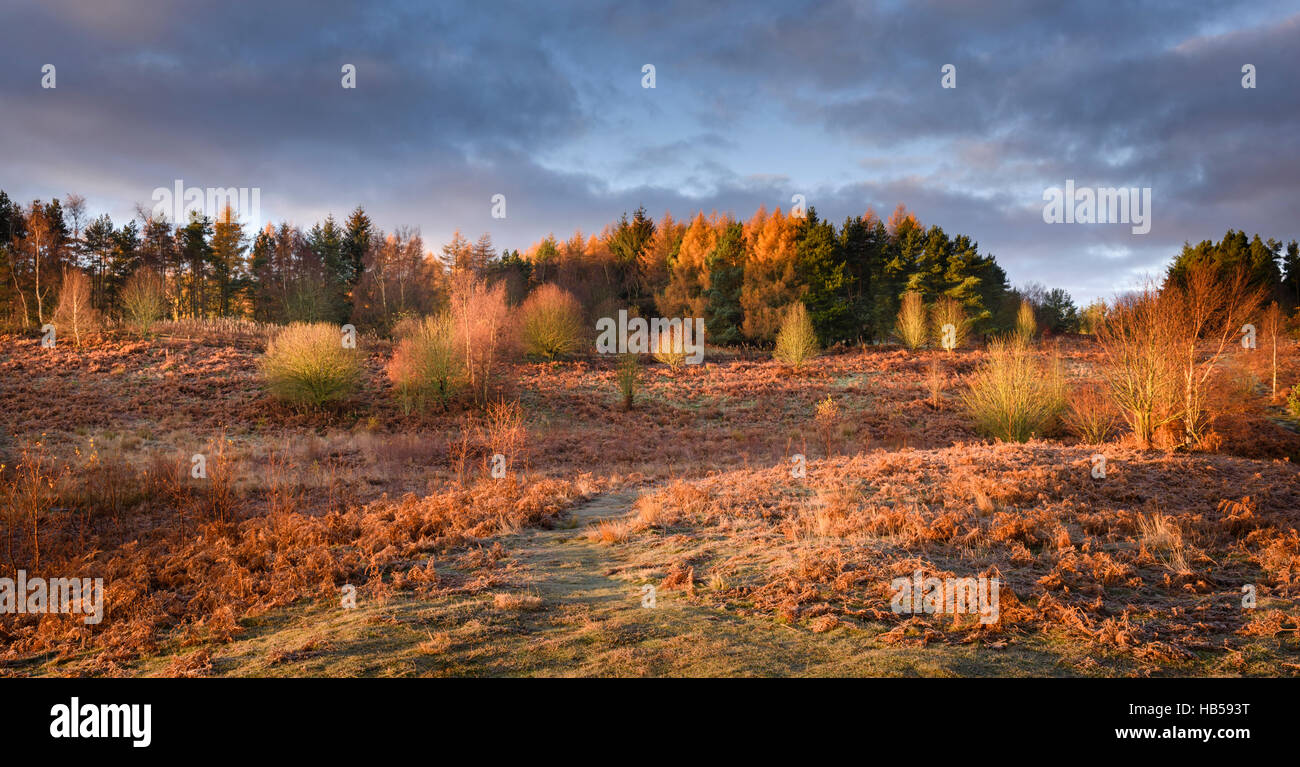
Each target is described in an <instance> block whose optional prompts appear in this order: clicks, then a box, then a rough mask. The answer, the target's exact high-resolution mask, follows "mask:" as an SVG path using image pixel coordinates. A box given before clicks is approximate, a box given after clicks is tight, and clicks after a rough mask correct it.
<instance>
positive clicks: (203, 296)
mask: <svg viewBox="0 0 1300 767" xmlns="http://www.w3.org/2000/svg"><path fill="white" fill-rule="evenodd" d="M211 236H212V221H211V220H210V219H209V218H207V217H206V216H200V215H198V214H197V213H195V214H193V215H191V216H190V222H189V223H188V224H186V225H185V226H183V227H181V228H180V229H178V230H176V238H177V242H178V245H179V248H178V250H179V255H180V261H181V263H182V264H184V265H185V267H186V268H187V269H189V275H188V277H187V278H186V279H184V280H183V281H179V282H180V286H181V289H182V291H183V296H182V299H181V306H183V307H185V311H186V312H187V314H188V316H190V317H203V316H206V314H207V313H208V306H207V301H208V289H207V287H208V286H207V282H208V267H209V265H210V264H211V263H212V246H211V244H209V242H208V240H209V238H210V237H211Z"/></svg>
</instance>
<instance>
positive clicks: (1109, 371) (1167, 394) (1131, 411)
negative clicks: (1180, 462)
mask: <svg viewBox="0 0 1300 767" xmlns="http://www.w3.org/2000/svg"><path fill="white" fill-rule="evenodd" d="M1175 324H1176V319H1174V320H1171V317H1170V313H1169V302H1168V301H1163V300H1161V297H1160V294H1159V293H1158V292H1157V291H1156V289H1155V288H1154V287H1153V286H1147V287H1146V288H1145V289H1144V290H1142V291H1141V292H1138V293H1133V294H1130V295H1126V296H1121V297H1120V298H1119V299H1117V300H1116V301H1115V303H1114V305H1113V306H1111V307H1110V310H1109V311H1108V312H1107V315H1106V321H1105V322H1104V323H1102V325H1101V327H1099V328H1098V330H1097V340H1098V342H1099V345H1100V347H1101V353H1102V359H1103V361H1104V364H1103V366H1102V371H1103V374H1104V375H1105V377H1106V383H1107V385H1108V386H1109V387H1110V393H1111V397H1112V398H1113V399H1114V402H1115V406H1116V407H1117V408H1119V411H1120V413H1121V414H1122V415H1123V416H1124V420H1125V421H1126V422H1127V423H1128V425H1129V428H1131V429H1132V430H1133V439H1134V441H1135V442H1136V443H1137V444H1138V446H1139V447H1143V448H1145V447H1149V446H1150V445H1151V444H1152V443H1153V442H1154V441H1155V438H1156V433H1157V432H1159V431H1160V430H1161V429H1162V428H1164V427H1166V426H1168V425H1170V424H1172V423H1174V422H1175V421H1177V420H1178V418H1179V408H1178V399H1179V388H1180V384H1179V380H1178V370H1177V365H1178V363H1177V360H1176V359H1175V353H1174V346H1175V343H1176V340H1175V337H1176V332H1175V331H1174V330H1173V327H1174V325H1175Z"/></svg>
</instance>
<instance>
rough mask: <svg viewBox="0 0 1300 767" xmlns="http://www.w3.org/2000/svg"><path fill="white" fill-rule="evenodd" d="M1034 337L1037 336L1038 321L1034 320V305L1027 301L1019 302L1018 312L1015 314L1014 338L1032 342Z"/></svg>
mask: <svg viewBox="0 0 1300 767" xmlns="http://www.w3.org/2000/svg"><path fill="white" fill-rule="evenodd" d="M1036 335H1038V320H1037V319H1035V318H1034V305H1033V304H1031V303H1029V302H1028V301H1021V302H1020V310H1019V311H1018V312H1016V337H1017V338H1021V339H1023V340H1025V341H1032V340H1033V339H1034V336H1036Z"/></svg>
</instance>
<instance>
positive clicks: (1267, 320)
mask: <svg viewBox="0 0 1300 767" xmlns="http://www.w3.org/2000/svg"><path fill="white" fill-rule="evenodd" d="M1260 330H1261V331H1262V332H1263V334H1264V339H1265V340H1266V341H1267V342H1268V345H1269V352H1270V354H1271V355H1272V360H1271V363H1272V367H1273V388H1272V398H1273V399H1274V400H1276V399H1277V337H1278V336H1279V335H1281V333H1282V308H1281V307H1279V306H1278V305H1277V301H1274V302H1272V303H1270V304H1269V305H1268V308H1267V309H1265V310H1264V321H1263V322H1262V323H1261V327H1260Z"/></svg>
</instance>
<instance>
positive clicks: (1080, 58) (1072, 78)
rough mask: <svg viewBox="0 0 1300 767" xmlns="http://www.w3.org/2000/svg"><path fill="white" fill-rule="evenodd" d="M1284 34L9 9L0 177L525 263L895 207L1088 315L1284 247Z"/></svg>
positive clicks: (1290, 159) (1175, 22)
mask: <svg viewBox="0 0 1300 767" xmlns="http://www.w3.org/2000/svg"><path fill="white" fill-rule="evenodd" d="M1298 33H1300V15H1296V14H1294V11H1293V10H1291V9H1288V8H1287V5H1286V4H1285V3H1270V2H1264V3H1259V2H1254V3H1245V2H1217V3H1197V4H1191V5H1188V4H1185V3H1175V2H1154V3H1139V4H1125V5H1122V6H1113V5H1109V4H1087V3H1078V4H1070V5H1062V6H1052V5H1048V6H1043V5H1042V4H1038V3H1030V2H1021V1H1019V0H1008V1H1006V2H995V3H981V4H979V6H978V7H976V6H974V5H972V4H970V3H966V2H958V1H957V0H950V1H947V2H940V1H938V0H935V1H933V2H927V3H919V4H917V3H898V2H875V3H864V2H848V0H837V1H832V2H781V3H770V4H754V3H749V2H746V3H741V2H732V3H722V4H716V5H715V4H709V5H708V6H707V7H702V6H700V5H699V4H697V3H690V2H685V0H670V1H669V2H648V1H643V2H631V3H620V4H618V5H617V6H600V7H592V6H588V5H585V4H572V5H570V4H566V3H545V4H541V3H530V2H514V3H505V4H493V5H490V6H489V5H486V4H470V5H466V6H464V7H458V8H444V7H431V6H429V5H428V4H424V3H418V2H413V1H411V2H406V1H394V0H390V1H388V2H375V3H369V4H364V5H359V4H352V3H344V2H333V1H330V2H306V0H298V1H295V2H288V3H277V4H274V5H270V6H258V7H257V11H256V13H251V12H248V11H247V10H246V9H241V8H224V7H217V8H214V7H213V6H211V5H210V4H207V3H199V2H197V0H184V1H182V2H177V3H170V4H167V5H166V6H161V5H160V6H152V5H150V6H144V7H142V6H141V5H140V4H138V3H133V2H126V1H125V0H112V1H108V0H101V2H96V3H80V2H73V1H72V0H52V1H50V2H46V3H42V4H40V5H30V6H21V7H20V6H17V5H16V4H14V5H10V6H6V7H5V8H4V9H3V10H0V46H2V47H3V49H4V50H5V51H6V62H7V65H6V66H5V67H4V68H3V69H0V103H2V104H3V115H4V121H5V129H4V130H3V131H0V156H3V157H4V158H5V160H4V163H3V166H2V169H3V175H2V176H0V186H3V187H4V188H5V189H6V191H8V192H9V193H10V195H11V196H13V197H15V198H18V199H31V198H33V197H38V196H39V197H50V196H62V195H63V194H66V193H68V192H72V191H76V192H80V193H82V194H85V195H86V197H87V198H88V201H89V203H90V206H91V208H92V209H98V210H104V211H107V212H110V213H111V214H112V215H113V216H114V217H115V218H116V219H119V220H120V219H123V218H126V217H129V216H130V215H131V213H132V209H133V206H134V204H135V203H144V202H148V201H149V198H150V194H151V192H152V190H153V189H154V188H155V187H158V186H170V185H171V184H172V183H173V180H174V179H178V178H179V179H182V180H184V182H185V183H186V184H187V185H198V186H223V187H228V186H249V187H258V188H260V189H262V207H263V213H264V214H266V215H267V216H271V217H275V218H276V219H280V218H284V219H288V220H291V221H295V222H297V223H300V224H304V225H309V224H310V223H311V222H312V221H314V220H315V219H316V218H317V217H320V216H323V215H325V214H327V213H330V212H332V213H334V214H335V215H344V214H346V212H347V211H348V210H350V209H351V208H352V207H353V206H355V205H357V204H362V205H364V206H366V208H367V209H368V210H370V211H371V213H372V215H373V216H374V217H375V219H376V221H377V223H379V225H380V226H383V227H385V228H390V229H391V228H393V227H396V226H399V225H415V226H418V227H420V228H421V229H422V230H423V232H424V234H425V237H426V241H427V242H428V244H429V246H430V247H436V246H437V245H439V244H441V242H443V241H445V240H446V239H447V238H449V237H450V235H451V232H452V231H453V230H454V229H457V228H459V229H462V230H464V231H466V232H467V233H469V234H470V235H471V236H474V235H477V233H479V232H481V231H490V232H491V233H492V234H493V236H494V238H495V239H496V242H497V244H498V246H503V247H520V248H523V247H526V246H527V245H528V244H529V243H530V242H532V241H534V240H536V239H538V238H539V237H541V236H543V235H545V234H546V233H548V232H551V231H555V232H556V233H557V234H561V235H563V234H567V233H568V232H571V231H572V230H574V229H578V228H581V229H583V230H584V231H587V232H595V231H599V229H600V228H601V227H603V226H604V225H605V224H607V223H609V222H610V221H611V220H613V219H614V218H616V217H617V216H618V215H619V214H620V213H622V212H624V211H629V210H632V209H634V208H636V207H637V206H638V205H644V206H645V207H646V208H647V210H649V211H651V212H652V213H654V214H656V215H658V214H660V213H662V212H663V211H665V210H672V211H673V213H674V214H675V215H676V216H678V217H679V218H680V217H684V216H688V215H690V214H691V213H693V212H694V211H695V210H699V209H703V210H705V211H706V212H708V211H712V210H718V211H721V212H727V211H730V212H734V213H736V214H737V215H740V216H748V215H749V214H750V213H751V212H752V211H753V210H754V209H755V208H756V207H757V206H758V205H760V204H763V205H766V206H767V207H768V208H772V207H775V206H778V205H779V206H782V207H788V206H789V200H790V196H791V194H793V193H795V192H798V193H802V194H805V195H806V196H807V197H808V200H809V202H810V203H812V204H814V205H816V206H817V208H818V210H819V212H821V213H822V215H823V216H825V217H827V218H830V219H832V220H837V221H838V220H840V219H842V218H843V217H844V216H846V215H857V214H860V213H861V212H863V211H864V210H865V209H866V208H867V207H868V206H874V207H875V208H876V209H877V210H878V211H882V212H884V213H887V212H888V211H889V210H892V208H893V206H894V205H895V204H896V203H898V202H900V201H901V202H906V203H907V204H908V205H909V207H911V208H912V209H914V210H916V211H917V212H918V213H919V214H920V215H921V217H922V220H923V221H925V222H926V223H935V224H939V225H941V226H943V227H944V228H945V229H947V230H948V231H949V232H963V233H967V234H970V235H971V236H972V237H974V238H975V239H976V240H978V241H979V242H980V244H981V247H982V248H983V249H985V250H987V251H990V252H993V253H994V254H996V255H997V256H998V258H999V260H1000V261H1001V262H1002V263H1003V264H1004V266H1005V267H1006V268H1007V269H1008V272H1009V273H1010V275H1011V277H1012V279H1013V281H1016V282H1025V281H1029V280H1035V281H1039V282H1043V283H1046V284H1048V285H1052V286H1062V287H1065V288H1067V289H1069V290H1071V291H1072V292H1074V293H1075V294H1076V297H1078V298H1080V299H1087V298H1090V297H1092V296H1096V295H1102V294H1106V293H1109V292H1111V291H1112V290H1114V289H1119V288H1121V287H1127V286H1128V284H1129V281H1130V280H1131V276H1132V274H1134V273H1137V272H1140V271H1142V270H1155V269H1158V268H1159V267H1160V265H1161V264H1162V263H1163V262H1164V261H1166V260H1167V259H1168V258H1170V257H1171V256H1172V255H1174V254H1175V253H1176V251H1177V249H1178V248H1179V247H1180V246H1181V244H1182V242H1183V241H1185V240H1190V241H1197V240H1200V239H1204V238H1211V237H1213V238H1217V237H1218V236H1220V235H1221V234H1222V233H1223V231H1225V230H1226V229H1228V228H1229V227H1233V228H1245V229H1246V230H1247V231H1251V232H1253V231H1259V232H1260V233H1261V234H1263V235H1265V236H1274V237H1279V238H1290V237H1295V236H1296V235H1297V233H1296V232H1295V230H1294V228H1295V202H1294V200H1295V183H1296V182H1295V179H1296V178H1298V177H1300V133H1297V132H1296V131H1295V130H1294V125H1295V124H1296V123H1297V121H1298V119H1297V118H1300V99H1296V98H1295V96H1294V94H1295V93H1297V92H1300V49H1297V47H1296V46H1295V45H1294V40H1295V39H1297V36H1298ZM45 63H53V64H55V65H56V66H57V67H58V88H57V89H55V90H44V89H41V88H40V87H39V82H40V67H41V65H42V64H45ZM344 63H351V64H355V65H356V67H357V80H358V87H357V88H356V89H354V90H346V89H343V88H341V87H340V77H341V73H340V68H341V67H342V65H343V64H344ZM645 63H653V64H655V66H656V70H657V84H656V88H655V89H653V90H649V89H643V88H642V87H641V67H642V65H643V64H645ZM947 63H952V64H954V65H955V66H956V67H957V78H958V87H957V88H956V89H953V90H945V89H942V88H940V87H939V77H940V67H941V66H942V65H944V64H947ZM1244 63H1251V64H1254V65H1255V67H1256V69H1257V72H1258V87H1257V88H1256V89H1254V90H1246V89H1243V88H1241V86H1240V78H1241V74H1240V69H1241V65H1242V64H1244ZM1067 178H1072V179H1075V180H1076V182H1077V183H1079V184H1080V185H1097V186H1119V185H1125V186H1150V187H1152V190H1153V200H1154V202H1153V206H1154V211H1153V214H1154V216H1153V217H1154V226H1153V228H1152V232H1151V234H1150V235H1147V236H1146V237H1135V236H1133V235H1132V234H1131V233H1130V232H1129V230H1128V228H1127V227H1124V226H1106V225H1094V226H1052V225H1046V224H1043V222H1042V219H1041V216H1040V215H1039V213H1040V211H1041V204H1042V203H1041V193H1042V190H1043V189H1044V188H1045V187H1047V186H1054V185H1059V184H1062V183H1063V182H1064V180H1065V179H1067ZM498 193H499V194H505V195H506V197H507V200H508V213H509V216H508V218H507V219H506V220H505V221H501V220H496V219H492V218H491V217H490V208H491V203H490V199H491V196H492V195H493V194H498Z"/></svg>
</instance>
